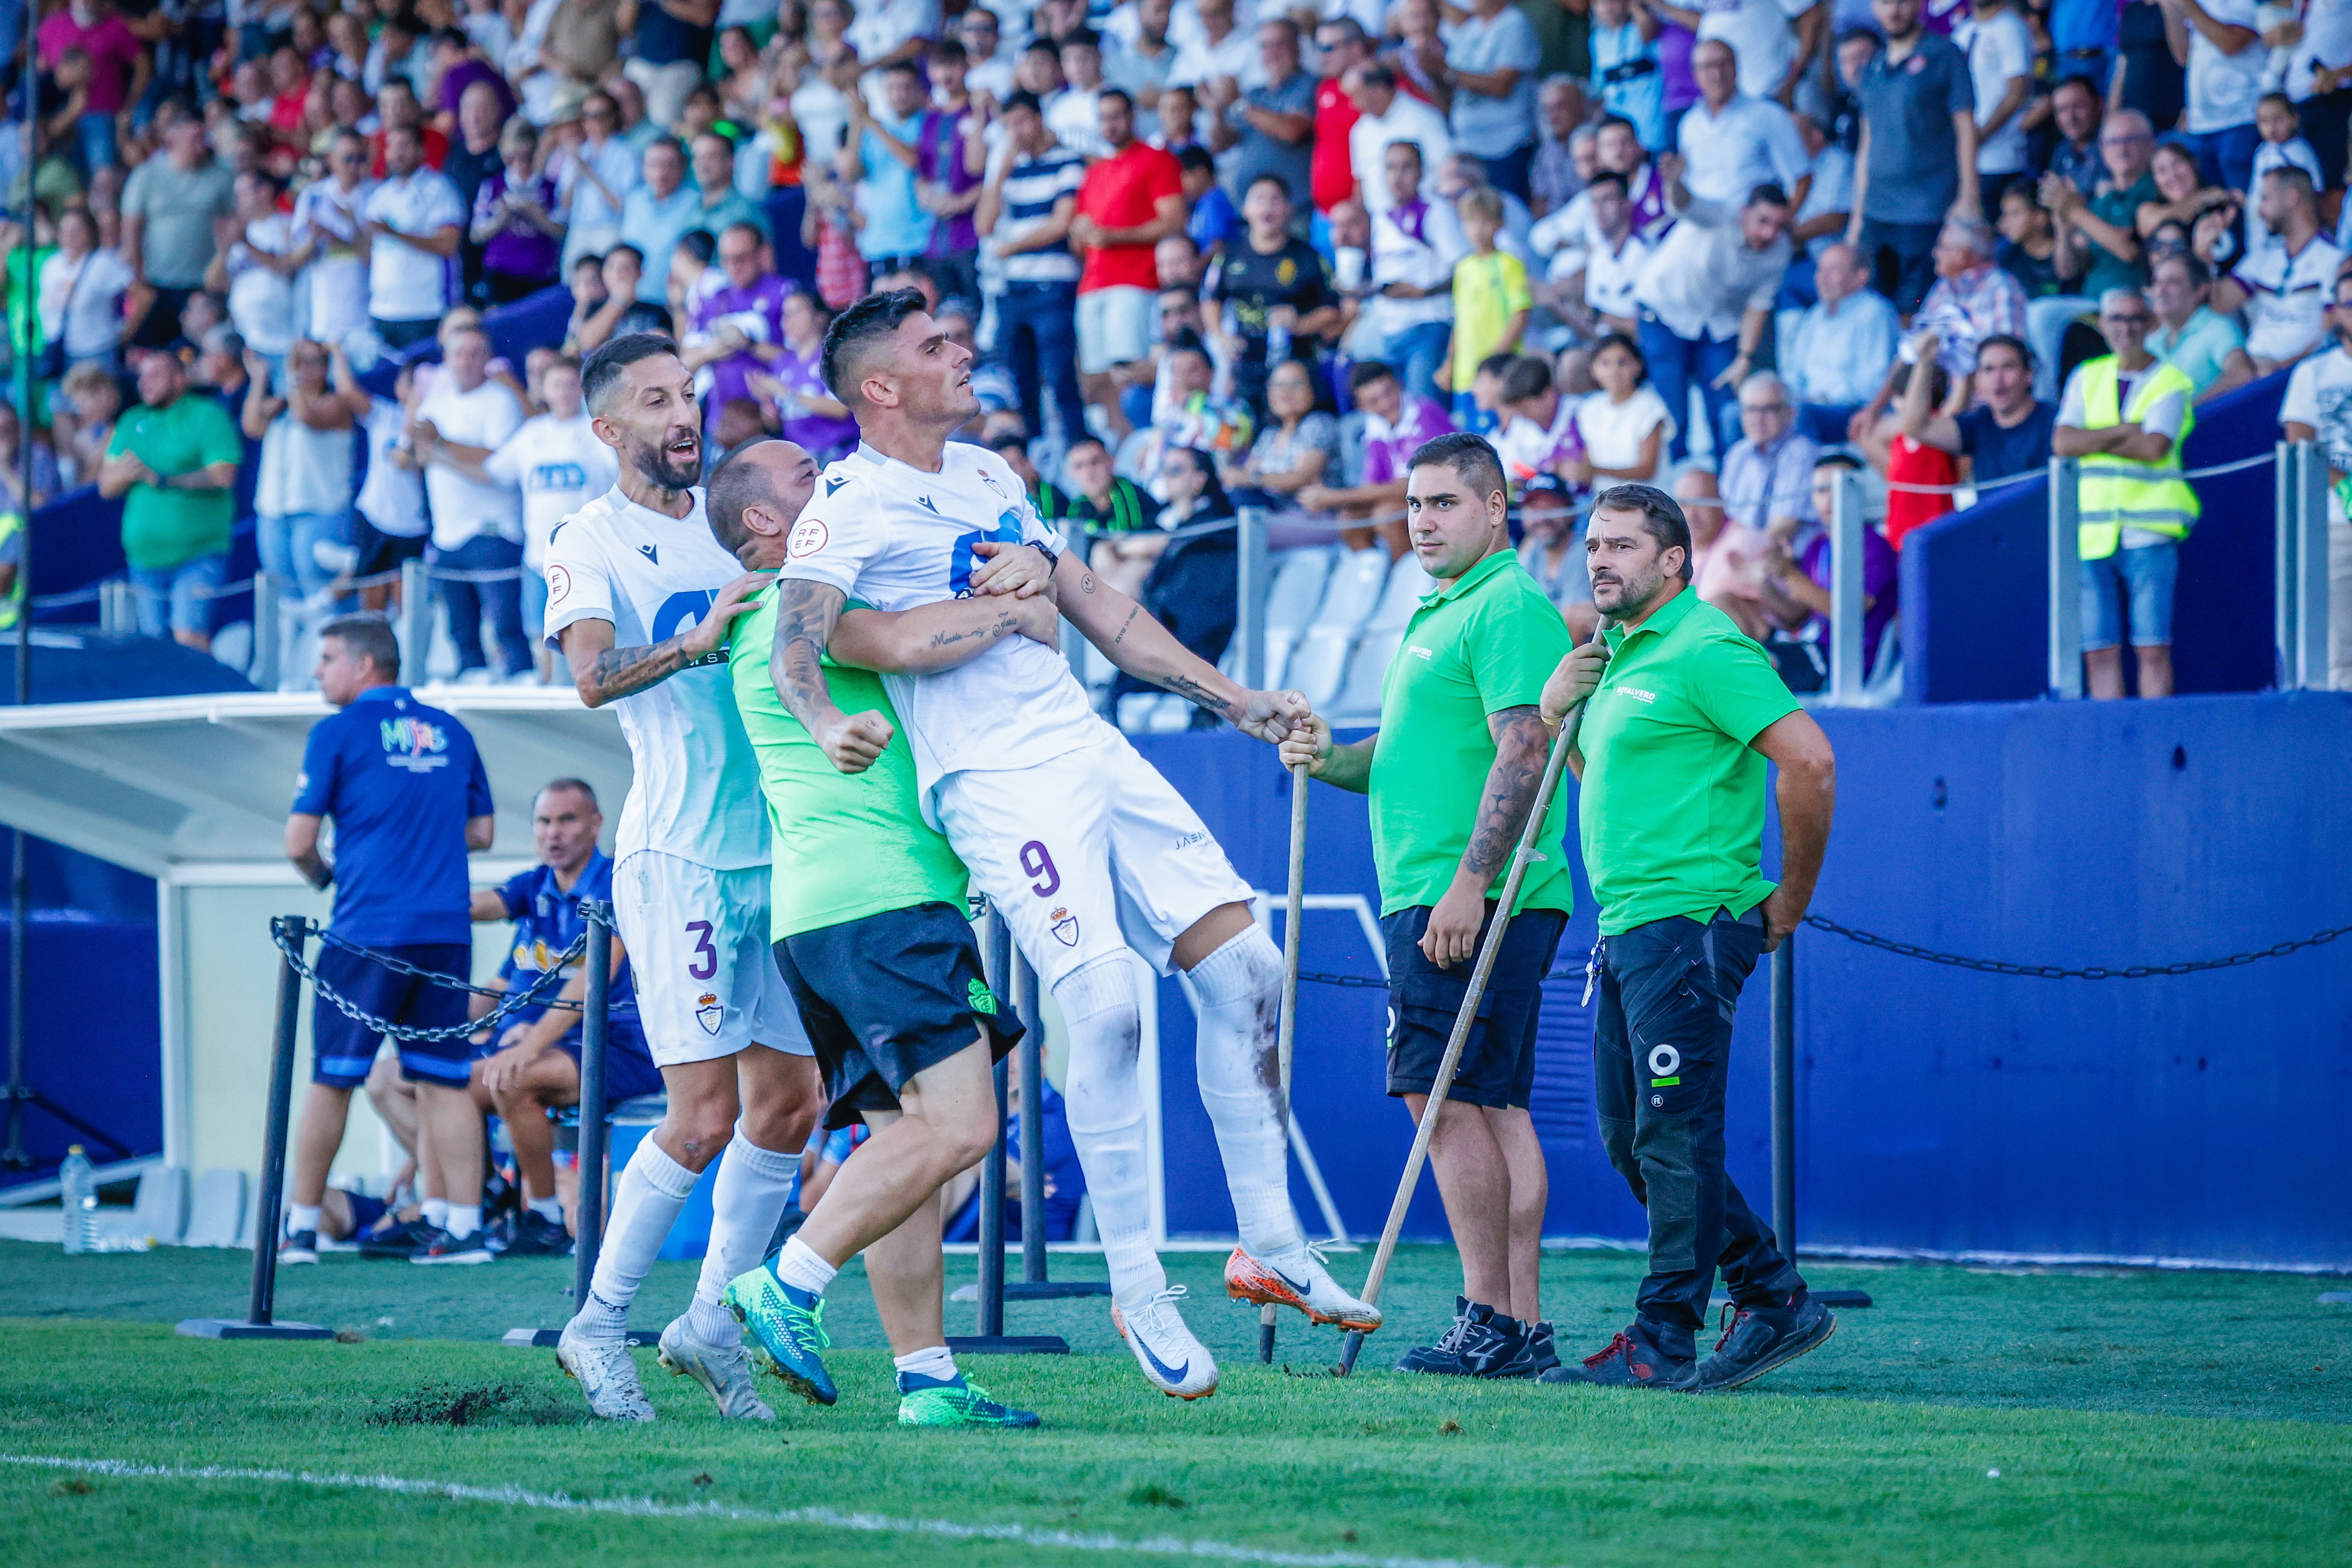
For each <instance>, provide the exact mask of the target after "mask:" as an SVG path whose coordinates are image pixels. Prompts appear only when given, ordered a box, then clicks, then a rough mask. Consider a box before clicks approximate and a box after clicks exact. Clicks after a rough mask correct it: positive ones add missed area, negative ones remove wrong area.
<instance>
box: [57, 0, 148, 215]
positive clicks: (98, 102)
mask: <svg viewBox="0 0 2352 1568" xmlns="http://www.w3.org/2000/svg"><path fill="white" fill-rule="evenodd" d="M37 37H38V40H39V43H40V47H41V63H42V64H43V65H45V66H47V67H48V68H51V69H52V70H54V69H55V68H57V63H58V56H60V55H62V54H64V53H65V52H66V51H67V50H68V49H76V48H78V49H79V50H81V51H82V52H83V53H84V54H86V55H88V56H89V97H88V98H87V99H86V100H84V102H83V104H82V114H81V120H80V122H79V127H78V130H77V145H78V147H79V153H80V157H79V162H80V163H81V165H82V173H83V174H85V175H95V174H97V173H98V171H99V170H100V169H103V168H110V167H119V166H120V165H121V163H122V159H121V156H120V155H119V154H118V153H116V151H115V140H114V138H115V132H116V129H117V128H118V127H120V128H121V130H123V131H129V130H130V129H131V105H132V104H134V103H136V102H138V101H139V99H140V95H141V94H142V93H144V92H145V91H146V90H147V82H148V79H150V78H151V77H152V75H153V74H154V67H153V66H152V64H150V63H149V61H148V58H147V51H146V50H145V49H144V48H143V47H141V45H140V42H139V39H138V37H137V36H136V35H135V34H133V33H132V32H131V26H130V24H129V23H127V22H125V21H123V19H122V18H121V17H120V16H116V15H115V14H114V5H113V0H74V3H73V4H72V5H68V6H67V7H66V8H65V9H64V10H62V11H59V12H57V13H55V14H54V15H52V16H50V17H49V19H48V20H47V21H46V22H43V23H42V24H41V30H40V32H39V33H38V34H37Z"/></svg>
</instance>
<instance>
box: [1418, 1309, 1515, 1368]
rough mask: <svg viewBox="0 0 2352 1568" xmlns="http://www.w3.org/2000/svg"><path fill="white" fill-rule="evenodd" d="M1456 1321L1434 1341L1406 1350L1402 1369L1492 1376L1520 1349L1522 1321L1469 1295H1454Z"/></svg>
mask: <svg viewBox="0 0 2352 1568" xmlns="http://www.w3.org/2000/svg"><path fill="white" fill-rule="evenodd" d="M1518 1346H1519V1333H1518V1323H1517V1321H1516V1320H1514V1319H1510V1318H1503V1317H1497V1316H1496V1313H1495V1309H1494V1308H1492V1307H1489V1306H1487V1305H1486V1303H1484V1302H1482V1301H1473V1300H1469V1299H1468V1298H1466V1297H1462V1296H1456V1297H1455V1298H1454V1321H1453V1322H1452V1323H1451V1324H1449V1325H1448V1326H1447V1328H1446V1331H1445V1332H1444V1334H1443V1335H1441V1336H1440V1337H1439V1339H1438V1342H1436V1343H1435V1344H1433V1345H1420V1346H1416V1347H1415V1348H1414V1349H1412V1350H1409V1351H1407V1352H1405V1353H1404V1355H1403V1357H1402V1359H1400V1360H1399V1361H1398V1363H1397V1364H1396V1369H1397V1370H1398V1371H1399V1372H1418V1373H1432V1374H1434V1375H1437V1376H1441V1377H1492V1376H1494V1375H1495V1369H1496V1368H1497V1367H1499V1366H1502V1365H1504V1364H1505V1363H1507V1362H1508V1361H1509V1360H1510V1359H1511V1357H1512V1355H1513V1354H1514V1353H1515V1352H1517V1350H1518Z"/></svg>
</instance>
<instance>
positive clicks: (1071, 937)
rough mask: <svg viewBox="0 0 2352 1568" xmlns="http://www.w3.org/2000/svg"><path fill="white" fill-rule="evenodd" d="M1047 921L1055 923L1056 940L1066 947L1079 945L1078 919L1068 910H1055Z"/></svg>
mask: <svg viewBox="0 0 2352 1568" xmlns="http://www.w3.org/2000/svg"><path fill="white" fill-rule="evenodd" d="M1046 919H1048V920H1050V921H1053V922H1054V940H1055V942H1060V943H1061V944H1062V945H1063V946H1064V947H1076V946H1077V945H1078V917H1077V916H1076V915H1074V914H1072V913H1071V912H1070V911H1069V910H1066V909H1062V910H1055V911H1054V912H1053V913H1052V914H1050V915H1048V916H1047V917H1046Z"/></svg>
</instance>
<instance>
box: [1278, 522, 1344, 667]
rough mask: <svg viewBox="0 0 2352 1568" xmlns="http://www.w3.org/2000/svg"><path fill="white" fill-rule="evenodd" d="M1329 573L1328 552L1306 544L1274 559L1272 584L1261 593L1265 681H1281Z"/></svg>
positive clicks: (1319, 599) (1313, 612) (1320, 601)
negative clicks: (1263, 598) (1263, 606)
mask: <svg viewBox="0 0 2352 1568" xmlns="http://www.w3.org/2000/svg"><path fill="white" fill-rule="evenodd" d="M1330 575H1331V552H1330V550H1329V549H1328V547H1325V546H1321V545H1308V546H1306V547H1303V548H1301V549H1297V550H1292V551H1286V552H1284V553H1283V554H1282V555H1281V556H1280V557H1279V558H1278V559H1277V560H1276V563H1275V568H1274V586H1273V587H1272V588H1271V589H1270V590H1268V591H1267V594H1266V596H1265V683H1266V685H1267V686H1269V687H1276V686H1280V685H1281V684H1282V675H1283V671H1284V670H1285V669H1286V668H1288V666H1289V663H1290V650H1291V649H1292V648H1294V647H1297V646H1298V639H1299V638H1300V637H1303V636H1305V635H1306V631H1307V627H1308V626H1311V625H1312V624H1314V620H1315V611H1316V608H1317V606H1318V605H1321V604H1322V603H1323V587H1324V584H1326V583H1327V582H1328V581H1329V579H1330Z"/></svg>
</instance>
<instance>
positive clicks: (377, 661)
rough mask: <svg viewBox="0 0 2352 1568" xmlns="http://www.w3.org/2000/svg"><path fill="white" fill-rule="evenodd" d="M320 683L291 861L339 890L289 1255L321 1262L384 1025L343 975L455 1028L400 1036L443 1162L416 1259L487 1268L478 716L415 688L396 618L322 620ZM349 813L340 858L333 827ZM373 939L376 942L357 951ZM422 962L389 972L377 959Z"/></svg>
mask: <svg viewBox="0 0 2352 1568" xmlns="http://www.w3.org/2000/svg"><path fill="white" fill-rule="evenodd" d="M314 673H315V675H316V677H317V679H318V682H319V691H320V695H321V696H323V697H325V698H326V700H327V701H328V702H329V704H331V706H332V707H334V708H335V709H336V710H337V711H336V712H333V713H331V714H329V715H328V716H327V717H326V718H324V719H321V720H320V721H318V722H317V723H316V724H314V725H312V726H311V727H310V742H309V743H308V745H307V746H306V747H305V748H304V750H303V753H302V773H301V776H300V777H299V779H297V780H296V781H295V784H294V810H293V814H292V815H291V816H289V817H288V818H287V819H286V858H288V859H289V860H291V861H292V862H294V867H295V869H297V870H299V872H301V874H302V877H303V879H304V880H305V881H307V882H309V883H310V886H312V887H314V888H318V889H325V888H327V887H328V886H330V885H331V886H332V887H333V888H334V889H335V914H334V919H333V920H332V921H331V922H330V923H329V925H328V927H327V935H328V937H329V939H330V943H331V945H329V946H327V947H326V948H324V949H323V950H322V951H320V953H319V957H318V965H317V970H318V976H319V980H320V990H321V993H322V994H320V997H319V998H318V1001H317V1004H316V1005H315V1006H314V1008H313V1010H312V1013H311V1019H310V1041H311V1060H312V1066H311V1075H310V1096H309V1098H308V1099H307V1100H304V1101H303V1105H302V1126H301V1131H300V1135H299V1138H298V1139H297V1141H296V1142H295V1146H294V1192H293V1203H292V1204H291V1205H289V1211H288V1215H287V1234H286V1238H285V1241H284V1243H283V1245H282V1246H280V1247H279V1248H278V1261H280V1262H281V1263H316V1262H317V1261H318V1260H319V1251H318V1231H319V1211H320V1205H322V1204H323V1203H324V1202H325V1201H326V1195H327V1172H328V1169H329V1167H331V1165H333V1163H334V1162H335V1152H336V1151H337V1150H338V1149H340V1148H341V1147H342V1142H343V1126H344V1120H345V1118H346V1117H347V1116H348V1115H349V1114H350V1112H351V1102H352V1089H357V1088H358V1087H359V1086H360V1085H361V1084H362V1083H364V1082H365V1081H367V1076H368V1069H369V1068H371V1067H373V1065H374V1063H375V1054H376V1048H377V1047H378V1046H379V1045H380V1044H381V1040H382V1037H380V1036H379V1035H378V1034H377V1033H376V1031H375V1030H373V1029H372V1028H370V1027H369V1026H366V1025H365V1024H362V1023H361V1022H360V1021H359V1020H358V1019H356V1018H353V1017H352V1016H348V1015H347V1014H345V1013H344V1012H343V1011H342V1009H341V1008H340V1007H338V1006H336V1005H334V1004H332V1003H331V1002H329V1001H328V1000H327V998H326V996H325V995H324V994H323V992H324V991H325V990H326V989H328V988H331V989H332V990H333V991H334V992H335V993H336V994H338V995H340V996H341V997H342V998H343V999H344V1000H346V1001H347V1002H349V1003H350V1004H351V1005H352V1006H353V1007H355V1008H357V1009H358V1010H359V1011H361V1012H362V1013H363V1014H365V1015H366V1016H368V1017H370V1018H372V1019H380V1020H382V1021H383V1022H386V1023H394V1024H404V1025H408V1026H414V1027H418V1028H447V1029H449V1030H450V1031H451V1032H450V1034H449V1035H448V1036H447V1037H445V1038H440V1039H428V1040H403V1041H401V1042H400V1070H401V1073H402V1075H403V1076H404V1077H405V1078H406V1079H408V1080H409V1081H410V1082H411V1083H414V1084H415V1085H416V1110H417V1118H418V1121H419V1123H420V1130H421V1131H424V1132H427V1133H429V1134H430V1137H429V1138H425V1139H423V1140H422V1141H421V1142H420V1144H419V1147H420V1148H422V1147H424V1146H425V1144H428V1143H429V1144H430V1146H431V1150H432V1159H431V1160H430V1161H429V1162H426V1163H425V1164H427V1165H429V1166H430V1168H429V1169H428V1168H424V1167H423V1166H421V1167H420V1169H419V1170H418V1172H417V1187H418V1190H419V1191H421V1192H423V1193H424V1194H425V1197H426V1205H425V1207H426V1217H427V1219H428V1220H429V1222H430V1223H431V1224H432V1226H433V1227H434V1234H433V1236H432V1237H431V1238H430V1239H429V1240H428V1241H426V1242H425V1245H423V1246H422V1247H418V1248H417V1249H416V1251H415V1253H414V1254H413V1255H412V1260H413V1261H415V1262H417V1263H488V1261H490V1252H489V1249H488V1247H485V1246H484V1245H483V1235H482V1198H481V1190H482V1163H483V1159H484V1157H485V1154H486V1152H487V1151H486V1148H485V1145H484V1142H483V1135H482V1119H481V1116H480V1114H479V1113H478V1112H477V1111H476V1110H475V1109H474V1101H473V1098H472V1096H471V1095H469V1094H468V1093H467V1087H466V1086H467V1057H468V1056H469V1055H470V1054H471V1053H472V1049H473V1047H471V1046H470V1045H468V1044H467V1040H466V1037H465V1033H464V1029H463V1026H464V1024H465V1022H466V1000H467V998H466V993H465V992H463V991H459V990H455V989H452V988H451V987H450V986H448V985H443V984H436V983H435V981H434V979H433V978H432V977H433V976H436V975H438V976H446V977H447V978H448V979H449V980H451V981H455V982H457V983H460V984H462V983H463V982H464V981H465V979H466V977H467V974H468V973H471V971H472V967H473V956H474V950H473V942H472V933H471V932H470V931H468V930H467V918H466V917H467V875H466V856H467V853H468V852H469V851H473V852H478V851H481V850H485V849H488V847H490V839H491V834H492V831H493V829H494V828H495V827H496V826H497V825H496V823H495V821H494V820H493V819H492V817H491V816H490V781H489V777H488V774H487V773H484V772H483V770H482V758H481V754H480V753H479V752H477V751H476V750H475V749H474V737H473V736H472V735H470V734H468V733H467V731H466V727H465V726H464V725H462V724H460V723H458V722H457V720H455V719H453V718H451V717H450V716H449V715H448V714H446V713H444V712H442V711H441V710H439V709H437V708H427V707H426V706H425V704H423V703H421V702H419V701H417V700H416V699H415V698H414V697H412V696H410V695H409V693H408V691H407V689H405V688H404V687H403V686H401V685H400V684H399V681H400V644H399V642H398V641H397V640H396V639H395V638H394V637H393V633H392V626H391V624H390V623H389V622H387V621H385V620H384V618H383V616H343V617H341V619H338V620H332V621H329V622H328V623H327V624H326V625H325V626H321V627H320V629H319V665H318V668H317V670H316V671H315V672H314ZM329 817H332V818H334V820H335V858H334V863H333V864H332V865H330V864H329V863H328V862H327V859H326V858H325V857H324V856H322V855H320V852H319V833H320V826H321V825H322V824H323V823H324V822H325V821H326V819H327V818H329ZM358 949H365V950H367V951H366V952H360V951H356V950H358ZM378 953H380V954H383V956H385V957H389V958H393V959H395V960H398V961H399V962H400V963H403V964H404V965H405V966H407V970H410V971H415V972H417V973H407V972H404V971H403V970H394V969H389V968H386V967H385V966H383V964H381V963H377V962H376V960H375V958H374V957H373V956H371V955H372V954H378Z"/></svg>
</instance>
